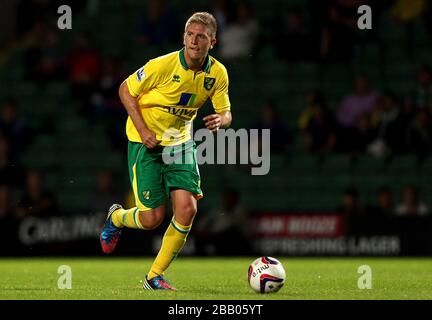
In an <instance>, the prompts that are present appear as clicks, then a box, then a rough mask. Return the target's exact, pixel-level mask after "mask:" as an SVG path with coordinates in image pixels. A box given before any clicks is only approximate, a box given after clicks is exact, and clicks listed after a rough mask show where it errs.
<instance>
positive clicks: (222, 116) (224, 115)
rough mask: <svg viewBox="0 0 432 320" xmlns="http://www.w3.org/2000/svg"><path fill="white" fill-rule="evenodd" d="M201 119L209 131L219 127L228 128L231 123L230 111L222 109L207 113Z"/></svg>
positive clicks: (214, 130) (216, 129)
mask: <svg viewBox="0 0 432 320" xmlns="http://www.w3.org/2000/svg"><path fill="white" fill-rule="evenodd" d="M203 120H204V122H205V126H206V127H207V129H209V130H210V131H211V132H216V131H218V130H219V129H220V128H222V129H224V128H228V127H229V126H230V125H231V121H232V114H231V111H223V112H219V113H214V114H211V115H208V116H206V117H204V119H203Z"/></svg>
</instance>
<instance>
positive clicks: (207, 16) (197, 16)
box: [185, 12, 217, 38]
mask: <svg viewBox="0 0 432 320" xmlns="http://www.w3.org/2000/svg"><path fill="white" fill-rule="evenodd" d="M192 23H201V24H203V25H204V26H206V27H207V29H208V30H209V31H210V36H211V37H212V38H216V31H217V23H216V19H215V17H214V16H213V15H212V14H211V13H208V12H195V13H194V14H193V15H191V16H190V18H189V19H188V20H187V21H186V25H185V32H186V31H187V28H188V27H189V26H190V25H191V24H192Z"/></svg>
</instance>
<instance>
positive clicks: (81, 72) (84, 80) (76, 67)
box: [67, 33, 101, 116]
mask: <svg viewBox="0 0 432 320" xmlns="http://www.w3.org/2000/svg"><path fill="white" fill-rule="evenodd" d="M67 65H68V67H69V69H68V79H69V81H70V82H71V85H72V98H73V101H74V107H75V109H76V110H77V111H78V112H79V113H81V114H82V115H85V116H89V115H91V107H90V97H91V94H92V93H93V91H94V90H95V87H96V86H97V82H98V80H99V77H100V72H101V71H100V69H101V66H100V56H99V53H98V52H97V51H96V49H94V48H93V47H92V45H91V41H90V38H89V36H88V35H87V34H85V33H81V34H79V35H78V37H77V38H76V39H75V42H74V44H73V47H72V49H71V51H70V52H69V55H68V58H67Z"/></svg>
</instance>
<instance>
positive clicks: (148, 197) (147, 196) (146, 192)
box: [143, 191, 150, 200]
mask: <svg viewBox="0 0 432 320" xmlns="http://www.w3.org/2000/svg"><path fill="white" fill-rule="evenodd" d="M143 196H144V199H146V200H149V199H150V191H143Z"/></svg>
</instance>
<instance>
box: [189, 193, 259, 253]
mask: <svg viewBox="0 0 432 320" xmlns="http://www.w3.org/2000/svg"><path fill="white" fill-rule="evenodd" d="M247 218H248V213H247V211H246V209H245V208H244V207H243V205H242V204H241V202H240V194H239V193H238V192H237V191H236V190H232V189H228V190H225V191H224V192H223V194H222V202H221V207H220V208H215V209H212V210H210V211H209V212H207V213H205V214H203V215H202V216H200V218H199V219H198V221H197V226H196V229H194V230H195V231H196V236H197V238H198V239H199V241H198V243H199V244H200V245H202V246H203V248H200V250H203V251H204V253H206V254H212V253H216V254H218V255H239V254H242V255H247V254H249V253H250V242H249V239H248V234H249V233H248V232H249V228H248V219H247ZM214 251H215V252H214Z"/></svg>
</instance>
